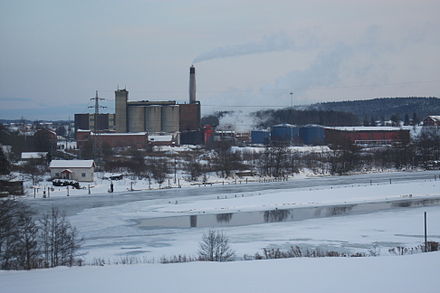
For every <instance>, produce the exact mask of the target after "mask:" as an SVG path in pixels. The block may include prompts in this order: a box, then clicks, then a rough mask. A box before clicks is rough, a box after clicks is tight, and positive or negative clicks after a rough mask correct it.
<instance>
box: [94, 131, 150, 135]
mask: <svg viewBox="0 0 440 293" xmlns="http://www.w3.org/2000/svg"><path fill="white" fill-rule="evenodd" d="M90 134H91V135H95V133H93V132H91V133H90ZM97 135H99V136H113V135H115V136H122V135H147V132H107V133H98V134H97Z"/></svg>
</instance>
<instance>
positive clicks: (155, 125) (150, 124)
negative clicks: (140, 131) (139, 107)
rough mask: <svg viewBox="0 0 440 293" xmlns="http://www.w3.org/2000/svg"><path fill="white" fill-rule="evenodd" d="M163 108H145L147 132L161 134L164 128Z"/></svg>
mask: <svg viewBox="0 0 440 293" xmlns="http://www.w3.org/2000/svg"><path fill="white" fill-rule="evenodd" d="M161 108H162V107H161V106H147V107H145V131H147V132H149V133H154V132H160V131H161V129H162V127H161V124H162V109H161Z"/></svg>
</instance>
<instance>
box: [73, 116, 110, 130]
mask: <svg viewBox="0 0 440 293" xmlns="http://www.w3.org/2000/svg"><path fill="white" fill-rule="evenodd" d="M96 121H97V125H96V130H97V131H113V130H114V129H115V114H108V113H107V114H97V115H96ZM78 129H83V130H95V114H89V113H84V114H75V131H78Z"/></svg>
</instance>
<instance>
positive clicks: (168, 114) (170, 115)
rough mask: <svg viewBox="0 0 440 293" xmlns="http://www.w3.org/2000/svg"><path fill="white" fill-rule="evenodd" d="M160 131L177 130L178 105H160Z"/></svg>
mask: <svg viewBox="0 0 440 293" xmlns="http://www.w3.org/2000/svg"><path fill="white" fill-rule="evenodd" d="M161 118H162V131H163V132H176V131H179V106H177V105H169V106H163V107H162V117H161Z"/></svg>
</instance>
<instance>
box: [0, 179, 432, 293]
mask: <svg viewBox="0 0 440 293" xmlns="http://www.w3.org/2000/svg"><path fill="white" fill-rule="evenodd" d="M384 176H385V175H384ZM396 176H397V175H396ZM399 176H400V175H399ZM358 177H359V176H358ZM358 177H356V176H353V177H345V178H344V180H345V179H348V180H350V178H358ZM371 178H373V177H371ZM395 178H397V177H395ZM365 179H366V178H365ZM309 180H312V182H318V181H316V179H309ZM305 181H308V180H305ZM294 182H295V181H294ZM297 182H300V181H297ZM323 182H326V181H325V180H324V181H323ZM332 182H333V181H332ZM363 182H366V183H363V184H351V185H347V184H345V185H334V184H333V185H325V184H322V185H320V186H317V185H315V186H314V187H307V188H291V187H289V188H290V189H275V188H276V187H275V185H273V186H274V189H272V190H267V189H266V190H260V191H252V192H235V193H233V192H231V190H235V189H230V188H229V189H230V190H228V189H225V192H221V190H222V189H220V188H218V189H216V188H213V190H220V191H219V192H218V193H215V192H214V193H212V192H207V193H206V194H204V193H201V194H199V195H198V196H194V194H192V193H193V192H192V191H193V190H203V188H198V187H183V188H182V189H180V192H176V193H174V192H168V191H167V192H164V191H160V192H159V191H146V192H142V196H143V197H142V198H138V199H137V200H136V201H126V202H122V201H121V202H116V203H115V204H109V205H98V207H93V205H90V206H86V207H83V208H81V209H76V210H75V213H70V216H69V217H68V219H69V220H70V221H71V223H72V224H73V225H74V226H76V227H77V229H78V230H79V233H80V235H81V236H82V237H83V238H84V242H83V245H82V249H81V251H80V254H81V255H82V256H81V257H82V258H83V259H84V261H85V263H86V264H92V263H94V261H95V260H97V259H99V260H100V262H105V263H106V265H105V266H104V267H93V266H87V267H74V268H55V269H48V270H36V271H31V272H0V292H11V293H13V292H44V293H51V292H59V291H60V290H61V291H63V292H107V293H108V292H110V293H111V292H206V291H209V292H273V291H276V290H283V291H292V290H293V291H298V292H352V291H355V292H437V291H438V287H439V285H440V280H439V279H438V278H436V276H437V274H438V272H437V271H438V270H437V267H438V263H439V261H440V253H428V254H417V255H409V256H392V254H391V253H390V252H389V249H391V248H395V247H398V246H403V247H416V246H418V245H420V244H422V243H423V213H424V212H425V211H426V212H427V215H428V237H429V240H431V241H440V224H438V223H440V206H437V205H433V206H426V207H415V208H411V207H396V208H392V209H387V210H382V211H378V212H371V213H365V214H351V215H345V216H334V217H327V218H315V219H308V220H302V221H292V222H276V223H265V224H252V225H241V226H227V227H226V226H225V227H221V228H216V229H219V230H222V231H223V232H224V233H225V235H226V236H227V237H228V238H229V241H230V246H231V248H232V249H233V250H234V251H235V253H236V259H237V260H238V261H235V262H231V263H203V262H196V263H184V264H168V265H163V264H159V263H158V262H159V260H160V258H162V257H168V258H169V257H172V256H174V255H179V254H180V255H187V256H196V255H197V252H198V249H199V242H200V240H201V238H202V235H203V234H204V233H206V232H207V231H208V229H209V227H193V228H160V227H151V226H150V227H148V226H145V225H142V223H143V221H148V220H157V221H161V220H163V219H170V217H172V218H178V219H184V218H185V217H186V220H189V218H190V216H191V215H197V216H198V217H200V216H205V215H209V214H219V213H222V214H227V213H239V212H245V211H246V212H253V211H266V210H274V209H279V210H281V209H290V208H297V207H315V206H325V205H333V204H344V203H358V204H359V203H365V202H381V201H389V200H400V199H407V200H417V199H420V198H422V197H423V198H432V199H434V198H438V197H439V195H440V192H438V190H439V187H440V181H438V180H433V179H430V180H428V179H422V180H411V181H397V180H396V181H393V182H392V184H389V182H382V183H380V184H377V183H373V184H369V183H368V180H364V181H363ZM234 186H235V185H234ZM255 186H258V185H255ZM266 188H267V186H266ZM210 189H211V187H205V189H204V190H206V191H208V190H210ZM227 190H228V191H227ZM254 190H255V189H254ZM131 194H132V193H121V194H119V195H118V194H114V195H112V196H108V195H107V194H102V195H93V193H92V196H91V197H85V196H82V197H78V198H77V200H79V201H87V200H91V201H92V202H93V200H94V198H100V199H105V200H108V201H112V200H113V196H115V197H118V196H119V197H121V196H123V197H130V196H131ZM137 194H140V193H137ZM165 194H167V195H168V197H165ZM162 196H163V197H162ZM170 196H171V197H170ZM161 197H162V198H161ZM64 198H65V200H64ZM26 200H27V202H29V203H30V204H31V205H32V204H35V205H36V207H37V206H38V204H39V203H42V202H43V203H46V201H44V200H41V199H33V198H31V197H28V198H27V199H26ZM66 201H67V202H72V203H73V204H75V201H70V199H69V198H67V197H61V196H59V197H58V198H56V199H54V200H53V201H47V203H51V202H54V203H55V202H56V203H59V202H66ZM65 207H66V206H65ZM67 208H69V206H68V205H67ZM233 217H235V214H234V215H233ZM290 246H300V247H302V248H318V249H320V250H324V251H325V250H333V251H341V252H351V253H354V252H364V253H369V252H370V251H374V253H378V254H381V256H379V257H364V258H319V259H318V258H315V259H306V258H301V259H298V258H295V259H283V260H265V261H243V260H242V259H243V256H244V255H248V256H253V255H255V253H257V252H258V253H260V254H262V249H263V248H280V249H283V250H284V249H288V248H289V247H290ZM127 257H129V258H137V259H138V260H140V261H150V262H153V263H152V264H139V265H111V264H112V263H115V262H118V261H121V260H122V259H124V258H127ZM240 260H241V261H240ZM78 280H81V281H78ZM110 280H112V281H110ZM213 284H215V285H213Z"/></svg>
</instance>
